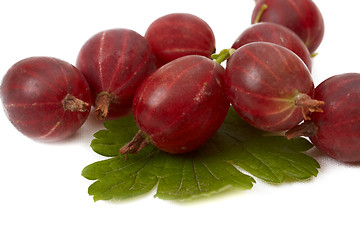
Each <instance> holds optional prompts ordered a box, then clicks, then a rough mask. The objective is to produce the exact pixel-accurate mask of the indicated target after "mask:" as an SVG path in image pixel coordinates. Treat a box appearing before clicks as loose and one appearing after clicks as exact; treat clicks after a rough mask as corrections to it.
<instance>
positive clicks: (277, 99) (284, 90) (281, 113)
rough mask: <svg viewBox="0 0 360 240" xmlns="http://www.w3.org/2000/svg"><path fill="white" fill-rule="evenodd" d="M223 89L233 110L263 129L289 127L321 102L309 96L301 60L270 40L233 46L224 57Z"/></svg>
mask: <svg viewBox="0 0 360 240" xmlns="http://www.w3.org/2000/svg"><path fill="white" fill-rule="evenodd" d="M225 89H226V91H227V95H228V98H229V100H230V102H231V104H232V106H233V107H234V109H235V111H236V112H237V113H238V114H239V115H240V116H241V117H242V118H243V119H244V120H245V121H247V122H248V123H249V124H251V125H253V126H254V127H256V128H259V129H261V130H264V131H284V130H287V129H289V128H292V127H294V126H296V125H297V124H298V123H299V122H301V121H302V120H303V119H304V118H307V114H308V112H309V111H317V110H318V109H319V107H320V106H321V103H319V102H317V101H315V100H313V99H312V96H313V91H314V83H313V80H312V77H311V74H310V72H309V69H308V68H307V67H306V65H305V64H304V62H303V61H302V60H301V59H300V58H299V57H298V56H297V55H296V54H295V53H293V52H292V51H290V50H289V49H287V48H285V47H282V46H280V45H277V44H274V43H268V42H254V43H249V44H246V45H244V46H242V47H240V48H239V49H237V50H236V51H235V53H234V54H233V55H232V56H231V57H230V58H229V60H228V64H227V67H226V71H225Z"/></svg>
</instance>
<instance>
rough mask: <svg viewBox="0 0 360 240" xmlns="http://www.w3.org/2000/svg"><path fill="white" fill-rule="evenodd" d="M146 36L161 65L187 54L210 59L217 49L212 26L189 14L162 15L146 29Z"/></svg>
mask: <svg viewBox="0 0 360 240" xmlns="http://www.w3.org/2000/svg"><path fill="white" fill-rule="evenodd" d="M145 38H146V39H147V40H148V41H149V43H150V45H151V47H152V49H153V51H154V53H155V55H156V57H157V59H158V64H159V66H161V65H164V64H165V63H168V62H170V61H172V60H175V59H177V58H179V57H183V56H186V55H201V56H205V57H208V58H210V56H211V54H212V53H214V52H215V36H214V33H213V31H212V29H211V28H210V26H209V25H208V24H207V23H206V22H205V21H204V20H202V19H201V18H199V17H197V16H195V15H192V14H188V13H172V14H168V15H165V16H162V17H160V18H158V19H157V20H155V21H154V22H153V23H151V25H150V26H149V27H148V29H147V30H146V33H145Z"/></svg>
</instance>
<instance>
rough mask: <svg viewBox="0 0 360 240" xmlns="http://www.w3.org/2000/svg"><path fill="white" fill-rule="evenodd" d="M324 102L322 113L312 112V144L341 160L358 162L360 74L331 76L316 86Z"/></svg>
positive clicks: (319, 98) (317, 95)
mask: <svg viewBox="0 0 360 240" xmlns="http://www.w3.org/2000/svg"><path fill="white" fill-rule="evenodd" d="M314 98H315V99H318V100H322V101H324V102H325V105H324V107H323V111H324V112H323V113H313V114H311V120H312V122H313V123H314V124H315V126H316V127H317V132H316V134H315V136H313V137H310V140H311V141H312V142H313V144H314V145H315V146H316V147H317V148H319V149H321V150H322V151H324V152H325V153H327V154H328V155H329V156H331V157H333V158H334V159H337V160H339V161H342V162H360V141H359V140H360V108H359V106H360V74H359V73H346V74H340V75H336V76H333V77H330V78H328V79H326V80H325V81H323V82H322V83H321V84H319V85H318V86H317V87H316V88H315V95H314Z"/></svg>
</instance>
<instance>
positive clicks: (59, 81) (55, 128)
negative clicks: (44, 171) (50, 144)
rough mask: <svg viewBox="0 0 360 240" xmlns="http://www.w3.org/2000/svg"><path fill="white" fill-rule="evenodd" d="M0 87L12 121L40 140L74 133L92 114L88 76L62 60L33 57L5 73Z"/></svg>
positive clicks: (59, 138) (6, 110) (28, 134)
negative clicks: (85, 76)
mask: <svg viewBox="0 0 360 240" xmlns="http://www.w3.org/2000/svg"><path fill="white" fill-rule="evenodd" d="M0 89H1V98H2V102H3V104H4V109H5V112H6V114H7V116H8V118H9V120H10V121H11V122H12V124H13V125H14V126H15V127H16V128H17V129H18V130H19V131H20V132H21V133H23V134H24V135H26V136H28V137H30V138H33V139H36V140H41V141H59V140H63V139H64V138H66V137H69V136H70V135H72V134H74V132H75V131H76V130H78V129H79V128H80V127H81V125H82V124H83V123H84V122H85V120H86V119H87V117H88V115H89V113H90V108H91V96H90V89H89V85H88V84H87V82H86V80H85V78H84V76H83V75H82V74H81V73H80V72H79V71H78V70H77V69H76V68H75V67H74V66H72V65H71V64H69V63H67V62H64V61H62V60H59V59H55V58H49V57H32V58H27V59H24V60H21V61H19V62H17V63H16V64H14V65H13V66H12V67H11V68H10V69H9V70H8V72H7V73H6V75H5V76H4V79H3V82H2V85H1V88H0Z"/></svg>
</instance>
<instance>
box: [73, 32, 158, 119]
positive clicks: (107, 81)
mask: <svg viewBox="0 0 360 240" xmlns="http://www.w3.org/2000/svg"><path fill="white" fill-rule="evenodd" d="M76 66H77V67H78V68H79V70H80V71H81V72H82V73H83V74H84V76H85V78H86V80H87V81H88V82H89V85H90V89H91V93H92V101H93V103H94V105H95V112H96V113H97V115H98V118H99V119H104V118H118V117H122V116H124V115H127V114H129V113H130V112H131V106H132V100H133V97H134V94H135V92H136V89H137V88H138V87H139V86H140V84H141V82H142V81H143V80H144V79H145V78H146V77H147V76H148V75H149V74H150V73H152V72H153V71H154V70H155V69H156V58H155V55H154V54H153V52H152V50H151V47H150V45H149V44H148V42H147V41H146V39H145V38H144V37H143V36H141V35H140V34H138V33H136V32H134V31H132V30H129V29H111V30H106V31H103V32H100V33H98V34H96V35H94V36H93V37H91V38H90V39H89V40H88V41H87V42H86V43H85V44H84V45H83V47H82V48H81V50H80V52H79V55H78V58H77V62H76Z"/></svg>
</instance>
